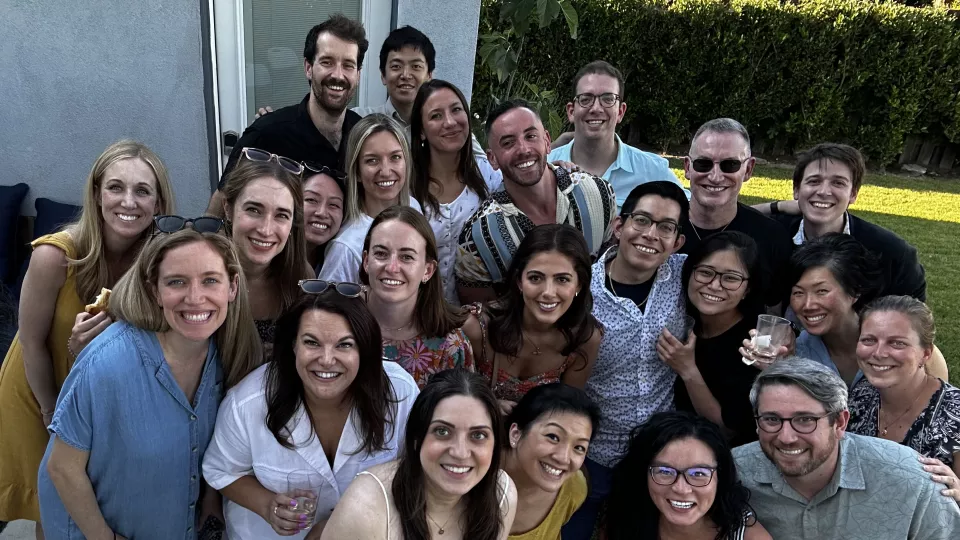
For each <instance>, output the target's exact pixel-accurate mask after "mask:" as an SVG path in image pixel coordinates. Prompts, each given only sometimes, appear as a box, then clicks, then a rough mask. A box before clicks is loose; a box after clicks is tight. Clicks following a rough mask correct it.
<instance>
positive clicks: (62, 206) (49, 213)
mask: <svg viewBox="0 0 960 540" xmlns="http://www.w3.org/2000/svg"><path fill="white" fill-rule="evenodd" d="M35 206H36V208H37V219H36V221H34V222H33V239H34V240H36V239H37V238H40V237H41V236H43V235H45V234H50V233H54V232H57V231H59V230H60V229H62V228H63V226H64V225H68V224H70V223H72V222H74V221H76V219H77V218H78V217H80V211H81V210H83V207H82V206H76V205H73V204H67V203H61V202H57V201H51V200H50V199H46V198H43V197H40V198H38V199H37V201H36V205H35ZM29 265H30V256H29V255H28V256H27V260H25V261H23V265H22V266H21V267H20V276H19V277H18V278H17V284H16V285H15V286H14V288H13V291H12V292H13V294H14V295H15V296H16V298H17V300H19V299H20V288H21V287H22V286H23V277H24V276H25V275H26V274H27V267H28V266H29Z"/></svg>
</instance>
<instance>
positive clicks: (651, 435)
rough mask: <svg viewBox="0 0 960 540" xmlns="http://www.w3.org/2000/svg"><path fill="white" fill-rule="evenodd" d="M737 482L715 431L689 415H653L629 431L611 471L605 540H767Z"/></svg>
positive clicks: (728, 454)
mask: <svg viewBox="0 0 960 540" xmlns="http://www.w3.org/2000/svg"><path fill="white" fill-rule="evenodd" d="M749 499H750V492H749V491H748V490H747V488H745V487H744V486H743V484H741V483H740V481H739V480H738V479H737V469H736V465H735V463H734V460H733V454H732V453H731V452H730V445H729V444H728V443H727V441H726V438H725V437H724V436H723V434H722V433H720V429H719V428H718V427H717V426H716V424H714V423H712V422H710V421H709V420H707V419H706V418H703V417H701V416H695V415H693V414H691V413H688V412H681V411H675V412H662V413H657V414H654V415H653V416H651V417H650V419H648V420H647V421H646V422H644V423H643V424H641V425H640V426H639V427H637V428H636V429H634V431H633V433H632V434H631V436H630V444H629V447H628V449H627V453H626V455H624V457H623V459H622V460H621V461H620V463H618V464H617V466H616V468H615V469H614V475H613V487H612V490H611V492H610V497H609V498H608V499H607V513H606V519H605V523H604V524H603V529H602V530H603V533H604V534H603V537H604V538H605V539H606V540H635V539H637V538H659V539H661V540H668V539H669V540H672V539H677V540H744V539H745V540H769V539H770V538H772V537H771V536H770V533H768V532H767V531H766V529H764V528H763V526H762V525H760V524H759V523H758V522H757V519H756V517H755V516H754V514H753V510H752V509H751V508H750V504H749V502H748V501H749Z"/></svg>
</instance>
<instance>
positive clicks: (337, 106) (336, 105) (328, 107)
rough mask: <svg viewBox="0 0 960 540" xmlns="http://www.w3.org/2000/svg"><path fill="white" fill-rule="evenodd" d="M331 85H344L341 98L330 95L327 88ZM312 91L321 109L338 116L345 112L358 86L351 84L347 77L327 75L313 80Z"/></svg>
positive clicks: (311, 83)
mask: <svg viewBox="0 0 960 540" xmlns="http://www.w3.org/2000/svg"><path fill="white" fill-rule="evenodd" d="M330 86H342V87H343V88H344V91H343V96H342V97H341V98H339V99H338V98H334V97H331V96H329V95H328V94H327V92H326V91H325V90H326V88H327V87H330ZM310 92H311V93H313V97H314V99H316V100H317V104H318V105H320V108H321V109H323V110H324V111H326V112H327V113H329V114H331V115H333V116H338V115H340V114H343V111H345V110H346V108H347V105H349V104H350V100H351V99H353V94H354V93H355V92H356V87H355V86H353V85H352V84H350V81H348V80H347V79H338V78H336V77H327V78H325V79H323V80H322V81H319V82H317V81H311V82H310Z"/></svg>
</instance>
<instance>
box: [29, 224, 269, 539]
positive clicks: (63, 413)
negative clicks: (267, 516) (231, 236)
mask: <svg viewBox="0 0 960 540" xmlns="http://www.w3.org/2000/svg"><path fill="white" fill-rule="evenodd" d="M110 310H111V312H112V313H113V315H114V317H116V319H117V321H118V322H117V323H116V324H113V325H111V326H110V327H109V328H108V329H107V330H106V331H104V332H103V333H102V334H101V335H100V336H98V337H97V338H96V340H94V342H92V343H91V344H90V346H89V347H87V348H86V349H84V351H83V352H82V353H81V354H80V357H79V358H78V359H77V364H76V367H75V368H74V369H73V371H71V373H70V376H69V377H67V380H66V382H65V383H64V386H63V391H62V392H61V393H60V397H59V398H58V400H57V407H56V411H55V412H54V415H53V421H52V422H51V423H50V432H51V433H52V435H53V436H52V437H51V438H50V442H49V444H48V445H47V451H46V454H44V457H43V462H42V463H41V466H40V474H39V496H40V513H41V516H42V519H43V524H44V528H45V532H46V536H47V538H50V539H66V538H110V537H113V538H175V537H178V536H181V537H182V536H183V535H184V532H186V533H187V535H188V536H191V535H193V536H195V535H196V533H195V532H193V531H196V530H197V528H198V525H199V524H200V523H203V521H202V519H204V518H206V517H208V516H209V515H216V514H219V513H220V512H219V509H218V506H219V505H218V504H217V503H218V502H219V501H218V499H217V497H216V494H215V492H214V491H213V490H211V489H208V488H207V489H204V485H203V481H202V478H201V476H200V464H201V462H202V460H203V454H204V451H205V449H206V447H207V444H208V443H209V442H210V439H211V437H212V435H213V426H214V422H215V420H216V417H217V410H218V407H219V404H220V400H221V398H222V396H223V393H224V390H225V388H229V387H230V386H231V385H233V384H236V383H237V382H239V381H240V380H241V379H242V378H243V377H244V376H246V375H247V373H249V372H250V371H252V370H253V368H254V367H255V366H256V365H257V364H258V363H259V361H260V357H261V354H262V353H261V351H260V342H259V340H258V339H257V337H256V334H255V332H254V328H253V319H252V318H251V316H250V306H249V303H248V301H247V296H246V281H245V278H244V276H243V272H242V270H241V266H240V261H239V259H238V256H237V252H236V250H235V249H234V247H233V244H232V243H231V242H230V241H229V240H228V239H227V238H225V237H224V236H221V235H219V234H216V233H209V232H208V233H200V232H198V231H196V230H194V229H190V228H188V229H183V230H180V231H177V232H174V233H170V234H164V235H161V236H159V237H157V238H156V239H154V240H153V241H152V242H150V243H149V244H148V245H147V247H145V248H144V250H143V252H142V253H141V254H140V256H139V257H138V259H137V261H136V263H135V266H134V267H133V268H132V269H131V270H130V271H129V272H128V273H127V274H126V275H124V277H123V278H122V279H121V280H120V282H119V283H117V286H116V289H115V291H114V293H113V296H112V297H111V299H110ZM198 509H199V511H198Z"/></svg>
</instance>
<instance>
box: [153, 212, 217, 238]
mask: <svg viewBox="0 0 960 540" xmlns="http://www.w3.org/2000/svg"><path fill="white" fill-rule="evenodd" d="M153 224H154V225H156V227H157V230H158V231H160V232H162V233H165V234H171V233H175V232H177V231H180V230H183V229H184V228H185V227H186V226H187V225H188V224H190V225H192V226H193V230H195V231H197V232H200V233H215V232H217V231H219V230H220V228H221V227H223V220H222V219H220V218H215V217H210V216H202V217H198V218H185V217H182V216H173V215H167V216H155V217H154V218H153Z"/></svg>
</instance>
